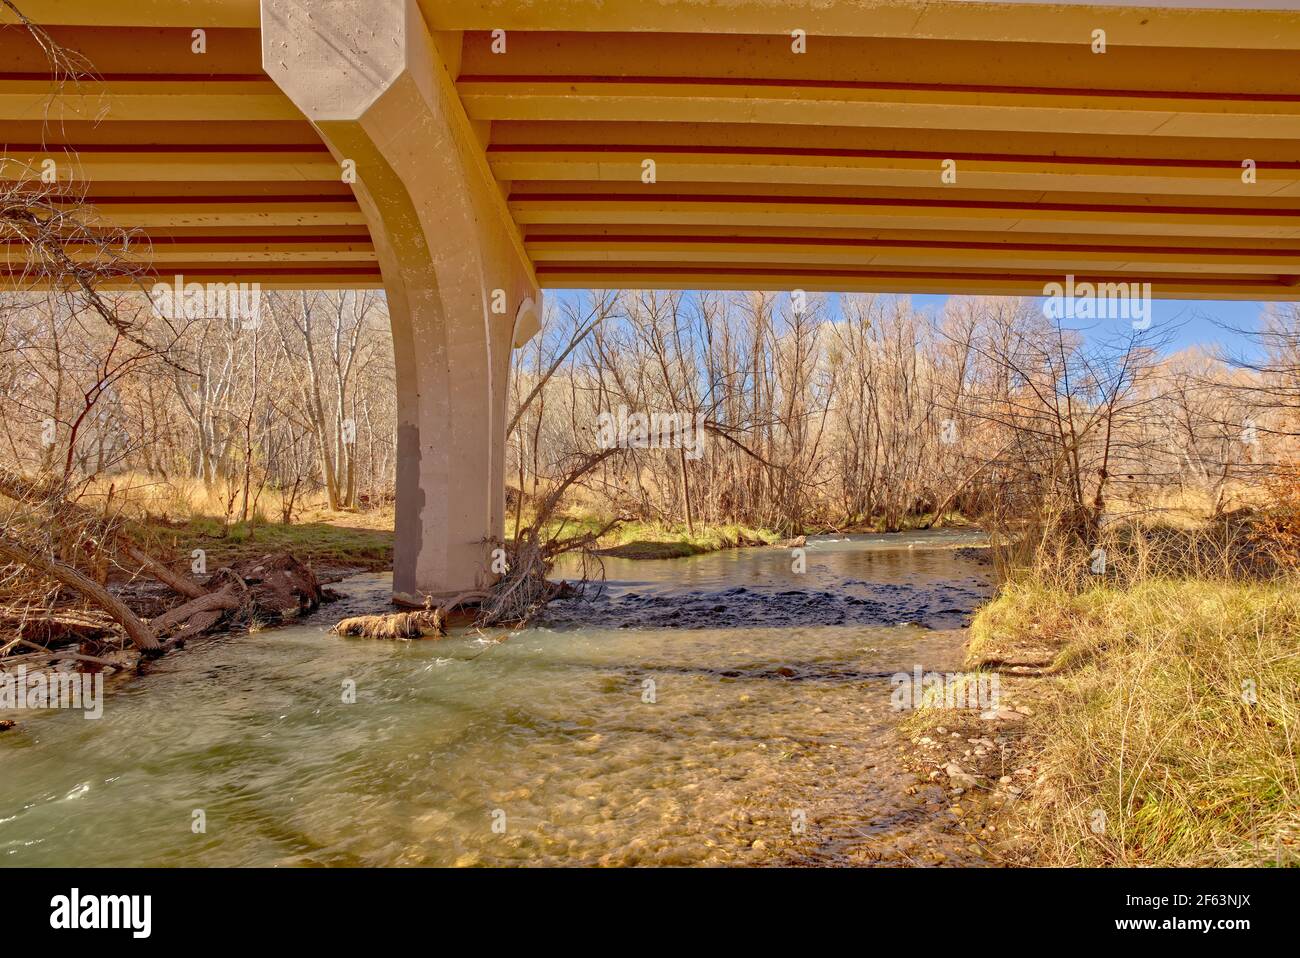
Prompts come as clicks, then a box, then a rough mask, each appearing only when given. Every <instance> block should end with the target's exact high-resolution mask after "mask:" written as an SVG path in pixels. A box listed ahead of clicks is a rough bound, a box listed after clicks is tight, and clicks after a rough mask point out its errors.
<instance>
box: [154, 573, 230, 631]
mask: <svg viewBox="0 0 1300 958" xmlns="http://www.w3.org/2000/svg"><path fill="white" fill-rule="evenodd" d="M243 604H244V603H243V600H242V598H241V597H240V595H239V590H238V589H237V588H236V586H235V584H234V583H231V584H229V585H227V586H226V587H225V588H223V589H220V590H219V591H217V592H206V593H204V594H203V595H201V596H199V597H198V598H197V599H191V600H190V601H189V602H186V603H184V604H183V605H178V606H176V608H174V609H169V610H168V611H166V612H164V613H163V614H162V615H160V616H158V617H157V618H156V619H154V620H153V621H151V622H150V623H149V624H150V625H151V626H152V627H153V630H154V631H155V632H157V633H158V634H159V635H168V634H169V633H170V632H171V631H172V630H173V629H176V628H178V627H182V626H185V627H187V631H191V634H192V630H189V629H188V624H189V622H190V620H191V619H193V618H194V617H195V616H199V615H202V616H204V617H205V618H207V614H208V613H212V612H215V613H216V616H215V618H213V619H212V624H216V622H217V621H219V620H220V618H221V616H222V615H223V614H224V613H226V612H233V611H234V610H236V609H238V608H239V607H240V606H241V605H243ZM209 627H211V626H209Z"/></svg>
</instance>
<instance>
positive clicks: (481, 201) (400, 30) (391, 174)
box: [261, 0, 541, 605]
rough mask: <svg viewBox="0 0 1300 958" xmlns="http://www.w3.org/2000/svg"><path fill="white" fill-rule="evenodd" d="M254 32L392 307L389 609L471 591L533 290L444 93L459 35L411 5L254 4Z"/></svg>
mask: <svg viewBox="0 0 1300 958" xmlns="http://www.w3.org/2000/svg"><path fill="white" fill-rule="evenodd" d="M261 26H262V30H261V34H262V60H263V69H264V70H265V71H266V73H267V75H268V76H270V77H271V78H272V79H273V80H274V81H275V83H276V84H277V85H278V86H279V87H280V89H281V90H283V92H284V93H285V95H286V96H288V97H289V99H290V100H292V101H293V103H294V105H295V106H297V107H298V108H299V109H300V110H301V111H302V113H303V115H304V116H305V117H306V118H307V119H308V121H309V122H310V123H311V124H312V125H313V126H314V127H315V128H316V130H317V132H318V133H319V134H320V136H321V139H322V140H323V141H324V142H325V144H326V145H327V146H328V148H329V150H330V152H331V154H332V155H333V157H334V159H335V160H336V161H337V163H338V164H339V170H340V178H341V179H342V180H343V181H344V182H348V183H351V184H352V188H353V191H354V193H355V195H356V197H357V201H358V204H359V205H360V207H361V209H362V211H363V213H364V215H365V218H366V221H367V224H368V226H369V229H370V234H371V237H372V239H373V242H374V245H375V250H376V255H377V258H378V260H379V265H380V270H381V273H382V276H383V281H384V288H385V290H386V291H387V295H388V308H389V312H390V315H391V320H392V326H393V345H394V356H395V362H396V380H397V407H398V432H397V518H396V526H397V529H396V531H397V535H396V542H395V547H394V556H393V568H394V572H393V593H394V599H395V600H396V601H398V602H400V603H403V604H411V605H423V604H424V603H425V602H426V601H428V600H429V599H430V598H434V599H436V598H441V597H445V596H448V595H452V594H455V593H458V592H463V591H466V590H470V589H475V588H480V587H482V586H484V585H487V584H488V583H489V582H490V581H491V579H492V578H493V576H492V573H491V571H490V567H491V554H492V549H493V548H494V542H499V541H500V539H501V537H502V535H503V532H504V514H505V473H504V461H503V460H504V449H505V421H506V408H505V407H506V396H507V389H506V387H507V383H508V380H509V375H510V351H511V348H512V347H514V346H521V345H523V344H524V343H526V342H527V341H528V339H529V338H530V337H531V336H532V335H533V334H534V333H535V332H536V331H537V329H538V326H539V323H538V315H539V313H540V306H539V304H540V302H541V291H540V290H539V288H538V285H537V280H536V276H535V274H534V272H533V267H532V264H531V263H530V261H529V259H528V257H527V256H526V255H525V253H524V247H523V243H522V241H521V238H520V236H519V232H518V228H517V227H516V225H515V223H514V221H513V220H512V219H511V217H510V215H509V212H508V210H507V209H506V206H505V202H504V199H503V197H502V195H501V191H500V188H499V187H498V185H497V183H496V180H495V179H494V177H493V175H492V172H491V170H490V168H489V167H488V165H487V162H486V160H485V158H484V156H483V149H482V143H481V141H480V139H479V133H478V132H476V130H475V128H474V126H473V125H472V124H471V122H470V120H469V118H468V117H467V116H466V115H465V112H464V108H463V106H462V105H461V101H460V99H459V97H458V96H457V94H456V91H455V88H454V86H453V76H452V72H451V70H454V69H455V66H456V64H455V62H454V59H453V60H452V62H451V63H450V65H449V63H448V60H449V59H452V58H454V57H456V56H458V51H459V44H460V37H459V34H456V35H453V36H448V37H442V36H439V35H436V34H434V33H431V32H430V30H429V29H428V27H427V25H426V23H425V21H424V17H423V15H422V14H421V12H420V9H419V6H418V5H417V4H416V3H415V0H331V2H329V3H320V2H311V0H262V2H261ZM444 51H445V52H444ZM449 66H450V69H449ZM485 438H486V439H487V441H485Z"/></svg>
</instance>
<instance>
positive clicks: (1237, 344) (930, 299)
mask: <svg viewBox="0 0 1300 958" xmlns="http://www.w3.org/2000/svg"><path fill="white" fill-rule="evenodd" d="M580 293H581V291H579V290H558V289H556V290H547V291H546V296H547V298H548V299H550V300H552V301H553V302H554V301H557V300H561V299H568V298H569V297H572V296H575V295H579V294H580ZM900 295H908V294H900ZM911 299H912V304H913V305H914V306H916V307H918V308H921V309H926V310H930V311H933V312H936V313H937V312H939V311H941V310H942V309H943V304H944V303H945V302H946V301H947V299H948V297H947V296H945V295H935V294H930V293H918V294H912V295H911ZM1265 305H1266V304H1265V303H1260V302H1242V301H1236V300H1192V299H1156V300H1153V302H1152V312H1153V316H1152V326H1153V327H1154V328H1155V329H1159V330H1164V329H1166V328H1168V327H1170V326H1176V327H1177V330H1176V331H1175V332H1174V333H1173V335H1172V337H1171V339H1170V343H1169V347H1168V351H1169V352H1178V351H1179V350H1182V349H1186V348H1187V347H1189V346H1197V345H1201V346H1207V347H1213V346H1217V345H1224V346H1227V347H1229V351H1230V352H1231V353H1234V354H1236V355H1243V356H1248V355H1251V354H1252V353H1253V352H1254V351H1255V350H1254V348H1253V344H1252V343H1251V342H1250V341H1249V340H1248V339H1246V338H1244V337H1243V336H1241V335H1240V334H1238V333H1234V332H1232V330H1233V329H1245V330H1254V329H1256V328H1258V326H1259V319H1260V314H1261V313H1262V312H1263V311H1264V307H1265ZM1219 324H1222V325H1223V326H1226V327H1228V329H1223V328H1221V326H1220V325H1219Z"/></svg>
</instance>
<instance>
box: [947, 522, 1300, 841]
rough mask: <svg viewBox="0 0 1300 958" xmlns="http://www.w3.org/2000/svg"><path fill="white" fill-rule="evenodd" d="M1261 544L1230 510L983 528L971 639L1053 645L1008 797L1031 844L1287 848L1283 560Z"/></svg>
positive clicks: (1296, 622) (1291, 611)
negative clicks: (1081, 535)
mask: <svg viewBox="0 0 1300 958" xmlns="http://www.w3.org/2000/svg"><path fill="white" fill-rule="evenodd" d="M1277 545H1278V544H1277V543H1275V542H1271V541H1267V539H1266V537H1263V538H1262V537H1261V535H1260V533H1259V526H1258V525H1252V526H1247V525H1245V524H1244V523H1238V524H1233V523H1232V522H1219V523H1207V524H1205V525H1203V527H1202V528H1201V529H1199V530H1188V529H1177V528H1169V527H1161V526H1144V525H1143V524H1140V523H1124V524H1115V525H1112V526H1108V527H1104V528H1103V529H1102V531H1101V535H1100V538H1099V539H1098V541H1097V543H1096V546H1095V548H1094V549H1088V548H1087V547H1085V546H1083V545H1081V544H1079V543H1078V542H1077V541H1072V540H1070V539H1069V538H1068V537H1064V536H1060V535H1055V534H1052V531H1051V530H1050V529H1048V530H1043V529H1040V530H1037V532H1036V534H1034V535H1025V536H1023V537H1022V538H1020V539H1019V540H1017V541H1016V542H1005V541H1004V542H1002V543H1000V544H999V546H1000V549H999V551H1000V562H1001V563H1002V568H1003V572H1004V573H1005V575H1006V581H1005V584H1004V587H1003V590H1002V592H1001V594H1000V595H999V596H998V598H997V599H996V600H994V601H993V602H992V603H991V604H990V605H988V606H987V607H986V608H985V609H983V610H982V611H981V613H980V614H979V616H978V617H977V619H976V620H975V622H974V623H973V626H972V642H971V652H972V657H973V658H978V657H979V655H980V651H981V649H984V648H991V647H996V648H998V649H1006V648H1008V647H1014V646H1015V644H1016V642H1017V641H1018V640H1023V641H1024V642H1025V643H1027V644H1029V643H1032V644H1033V645H1036V646H1039V647H1041V646H1043V645H1045V644H1046V645H1047V646H1049V647H1052V648H1055V649H1056V650H1057V654H1056V658H1055V662H1054V664H1053V669H1052V671H1053V672H1054V673H1055V676H1056V677H1055V678H1051V679H1047V680H1045V681H1052V682H1054V683H1055V689H1054V694H1053V695H1051V696H1050V698H1049V704H1048V707H1047V708H1045V709H1043V710H1042V711H1041V712H1040V713H1039V714H1038V715H1037V716H1036V717H1035V723H1036V732H1037V733H1038V735H1039V736H1040V737H1041V741H1042V742H1043V743H1044V744H1043V747H1042V752H1041V755H1040V756H1039V760H1038V770H1039V773H1040V775H1041V776H1042V777H1041V780H1040V783H1039V785H1038V787H1037V788H1036V789H1034V790H1032V791H1031V792H1030V793H1029V796H1028V798H1027V799H1026V800H1025V801H1024V802H1022V803H1021V804H1020V806H1019V808H1018V811H1017V812H1016V818H1017V824H1018V825H1019V826H1020V827H1021V829H1020V830H1021V831H1022V832H1023V833H1024V834H1025V835H1027V836H1028V840H1029V841H1030V843H1031V844H1032V846H1033V851H1034V853H1035V855H1036V859H1037V860H1038V861H1040V862H1041V863H1044V864H1049V865H1185V866H1197V865H1202V866H1203V865H1258V864H1270V863H1282V864H1291V865H1295V864H1300V576H1297V575H1296V573H1295V571H1294V570H1293V569H1291V568H1288V567H1287V566H1286V564H1285V563H1283V562H1280V561H1278V560H1279V555H1280V552H1279V549H1278V548H1275V547H1276V546H1277ZM1096 549H1100V550H1104V565H1098V564H1096V563H1095V556H1096V552H1095V550H1096Z"/></svg>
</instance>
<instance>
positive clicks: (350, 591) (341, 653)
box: [0, 532, 991, 866]
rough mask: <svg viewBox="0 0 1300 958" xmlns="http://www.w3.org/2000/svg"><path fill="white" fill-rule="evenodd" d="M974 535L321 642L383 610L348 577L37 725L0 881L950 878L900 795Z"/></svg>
mask: <svg viewBox="0 0 1300 958" xmlns="http://www.w3.org/2000/svg"><path fill="white" fill-rule="evenodd" d="M977 541H979V537H978V536H977V535H975V534H972V533H965V532H923V533H909V534H900V535H894V536H852V537H849V538H847V539H843V538H842V539H830V538H813V539H810V540H809V543H808V546H807V550H806V563H807V568H806V571H804V572H803V573H797V572H795V571H793V570H792V564H793V561H792V555H791V553H790V552H789V551H787V550H780V549H746V550H737V551H731V552H723V553H715V554H712V555H706V556H698V557H694V558H690V559H669V560H654V561H630V560H617V559H606V560H605V574H606V580H607V581H606V590H605V592H604V593H603V594H602V595H599V596H596V597H594V598H590V599H588V600H574V601H566V602H562V603H556V604H555V605H554V606H553V607H552V611H551V612H550V613H549V618H548V621H547V622H546V623H545V624H544V625H542V626H539V627H534V628H530V629H527V630H525V631H520V632H515V633H505V632H499V633H494V634H492V635H490V636H481V635H472V634H457V635H454V636H453V637H451V638H448V639H445V640H442V641H437V642H433V641H424V642H409V643H407V642H374V641H366V640H361V639H340V638H337V637H335V636H332V635H329V634H328V633H327V632H326V629H327V628H328V627H329V625H330V624H332V623H333V622H334V621H335V620H336V619H338V618H340V617H342V616H343V615H345V614H349V613H354V612H356V611H361V610H366V611H370V610H373V609H374V608H376V607H378V605H379V604H380V603H382V601H383V599H384V597H385V596H386V594H387V591H388V578H387V576H380V575H373V576H358V577H355V578H352V579H349V580H346V581H345V582H344V583H342V584H340V585H339V586H338V588H339V590H340V591H342V592H343V593H344V594H345V596H346V598H345V599H344V600H343V601H342V602H339V603H335V604H333V605H330V606H326V607H325V608H324V610H323V611H322V613H319V614H318V615H316V616H315V617H313V618H312V619H308V620H306V621H303V622H300V623H297V624H295V625H293V626H291V627H288V628H282V629H278V630H274V631H268V632H263V633H259V634H253V635H239V636H232V637H229V638H224V639H218V640H210V641H205V642H199V643H195V644H193V645H191V646H190V647H189V648H188V649H186V650H185V651H183V652H181V653H180V654H176V655H171V656H167V657H166V658H164V659H162V660H160V661H159V662H157V663H155V664H154V665H152V666H151V668H150V672H149V674H148V675H147V676H143V677H130V678H124V679H123V680H121V681H118V682H116V683H110V687H109V691H108V695H107V699H106V704H105V708H104V715H103V717H102V718H101V719H99V720H86V719H85V718H83V716H82V714H81V713H79V712H77V713H73V712H56V711H47V712H42V713H35V714H33V713H25V714H23V715H22V716H19V717H18V718H19V724H18V726H17V727H16V728H14V729H12V730H10V731H8V732H4V733H0V864H4V865H95V866H103V865H305V864H317V865H386V864H432V865H442V864H512V863H528V864H559V863H572V864H598V863H617V864H652V863H664V864H697V863H698V864H720V863H723V864H790V863H794V864H799V863H803V864H827V863H871V862H876V861H885V862H895V863H902V864H907V863H911V862H924V861H929V860H930V859H929V858H928V857H927V856H928V855H930V854H931V853H932V852H933V851H934V849H936V848H937V849H939V850H940V851H941V852H942V853H943V854H945V855H946V859H945V860H947V861H949V862H952V861H960V860H962V859H963V856H965V855H967V853H968V849H967V846H966V845H965V844H964V843H963V842H962V841H961V840H959V839H957V838H956V837H955V836H953V835H952V834H951V825H950V823H948V822H947V821H946V820H945V819H944V818H943V817H942V816H941V815H938V814H936V812H935V806H934V804H933V801H932V800H927V796H926V795H925V794H924V791H925V790H924V789H923V790H922V793H921V794H918V795H912V794H909V793H908V792H907V791H906V789H907V786H908V785H909V784H913V783H914V781H915V780H914V779H912V778H911V777H909V776H908V775H906V774H905V773H904V772H903V771H902V770H901V769H900V768H899V767H898V764H897V756H898V750H897V748H898V746H897V742H895V741H894V740H893V739H892V738H891V735H890V733H891V729H892V727H893V726H894V725H895V724H896V722H897V719H898V715H897V713H894V712H893V711H891V709H890V684H889V676H890V675H891V674H893V673H895V672H898V671H910V670H912V669H913V667H914V666H916V665H918V664H919V665H922V666H924V667H925V668H927V669H930V668H937V669H948V668H955V667H957V666H958V664H959V663H960V659H961V652H960V643H961V638H962V636H961V633H960V631H958V628H959V627H960V626H961V625H962V623H963V622H964V621H965V620H966V619H967V618H968V615H969V612H970V611H971V610H972V609H973V608H974V607H975V606H976V605H977V604H978V603H979V602H980V601H981V600H982V599H983V598H985V597H986V596H987V595H989V594H990V592H991V585H990V575H989V570H988V568H987V567H986V566H985V565H983V564H981V563H980V562H979V561H978V556H977V554H973V552H972V550H955V549H954V548H953V546H957V545H964V544H969V543H974V542H977ZM562 572H563V570H558V571H557V574H562ZM502 639H504V641H500V640H502ZM350 683H355V702H345V701H344V699H345V698H347V697H349V696H347V695H346V694H345V690H346V688H350V687H351V686H350ZM196 810H201V813H202V814H201V816H200V815H196ZM200 819H201V820H202V821H203V824H204V826H205V830H202V831H196V826H195V825H194V823H195V822H196V821H198V820H200ZM936 860H937V859H936Z"/></svg>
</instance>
